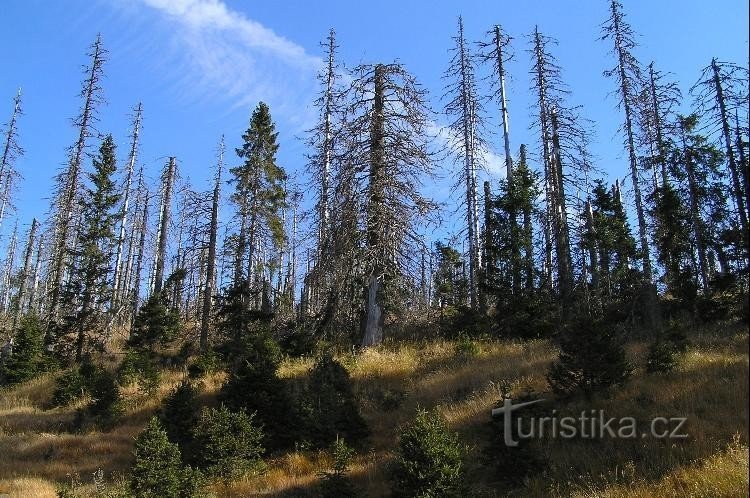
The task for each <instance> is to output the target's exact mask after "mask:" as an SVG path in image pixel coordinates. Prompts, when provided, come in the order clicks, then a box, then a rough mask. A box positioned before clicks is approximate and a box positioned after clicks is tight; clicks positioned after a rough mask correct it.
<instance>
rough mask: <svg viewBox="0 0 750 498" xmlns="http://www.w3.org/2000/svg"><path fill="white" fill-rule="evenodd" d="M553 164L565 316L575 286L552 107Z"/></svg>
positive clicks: (561, 295)
mask: <svg viewBox="0 0 750 498" xmlns="http://www.w3.org/2000/svg"><path fill="white" fill-rule="evenodd" d="M551 124H552V164H551V165H550V166H551V172H552V175H551V178H552V183H553V185H554V196H555V202H554V213H553V215H554V218H553V220H552V225H553V230H554V235H555V249H556V256H557V280H558V287H559V290H560V297H561V301H562V306H563V318H565V317H567V316H568V311H569V310H568V308H569V306H570V299H571V292H572V287H573V270H572V265H571V257H570V230H569V228H568V211H567V208H566V202H565V181H564V177H563V168H562V159H561V157H560V156H561V152H560V136H559V133H558V124H557V112H556V111H555V109H552V112H551Z"/></svg>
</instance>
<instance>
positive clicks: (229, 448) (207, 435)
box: [195, 405, 263, 480]
mask: <svg viewBox="0 0 750 498" xmlns="http://www.w3.org/2000/svg"><path fill="white" fill-rule="evenodd" d="M262 439H263V433H262V431H261V430H260V429H259V428H258V427H257V426H255V425H253V416H252V415H247V414H246V413H244V412H233V411H230V410H229V409H228V408H227V407H225V406H223V405H222V406H221V407H220V408H204V409H203V411H202V412H201V415H200V419H199V421H198V425H197V426H196V429H195V446H196V448H197V450H198V451H197V454H196V460H197V461H198V464H199V465H200V466H201V467H202V468H204V469H206V470H207V471H208V473H209V474H210V475H213V476H218V477H221V478H223V479H225V480H231V479H235V478H237V477H240V476H242V475H243V474H244V473H246V472H247V471H249V470H252V469H253V468H256V467H258V465H259V464H260V463H261V459H260V457H261V455H262V454H263V446H262V444H261V441H262Z"/></svg>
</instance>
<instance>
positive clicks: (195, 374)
mask: <svg viewBox="0 0 750 498" xmlns="http://www.w3.org/2000/svg"><path fill="white" fill-rule="evenodd" d="M222 366H223V364H222V361H221V357H220V356H219V355H218V354H217V353H216V352H215V351H214V350H212V349H209V350H208V351H205V352H203V353H201V354H199V355H198V356H197V357H196V358H195V360H194V361H193V362H192V363H191V364H190V366H188V375H190V377H191V378H193V379H197V378H200V377H205V376H206V375H209V374H212V373H216V372H218V371H219V370H221V368H222Z"/></svg>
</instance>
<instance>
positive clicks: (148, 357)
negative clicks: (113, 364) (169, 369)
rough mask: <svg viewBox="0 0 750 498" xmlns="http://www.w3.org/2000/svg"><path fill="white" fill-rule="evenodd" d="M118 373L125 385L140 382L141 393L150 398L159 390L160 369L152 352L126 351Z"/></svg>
mask: <svg viewBox="0 0 750 498" xmlns="http://www.w3.org/2000/svg"><path fill="white" fill-rule="evenodd" d="M117 373H118V377H119V379H120V382H122V383H123V385H126V386H127V385H131V384H133V383H135V382H138V387H139V389H140V391H141V392H142V393H144V394H146V395H148V396H151V395H153V394H154V393H155V392H156V390H157V389H158V388H159V378H160V375H159V369H158V367H157V365H156V358H155V356H154V354H153V353H151V352H150V351H147V350H136V349H128V350H126V352H125V357H124V358H123V360H122V363H120V367H119V369H118V372H117Z"/></svg>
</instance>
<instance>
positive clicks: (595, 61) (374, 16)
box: [0, 0, 749, 235]
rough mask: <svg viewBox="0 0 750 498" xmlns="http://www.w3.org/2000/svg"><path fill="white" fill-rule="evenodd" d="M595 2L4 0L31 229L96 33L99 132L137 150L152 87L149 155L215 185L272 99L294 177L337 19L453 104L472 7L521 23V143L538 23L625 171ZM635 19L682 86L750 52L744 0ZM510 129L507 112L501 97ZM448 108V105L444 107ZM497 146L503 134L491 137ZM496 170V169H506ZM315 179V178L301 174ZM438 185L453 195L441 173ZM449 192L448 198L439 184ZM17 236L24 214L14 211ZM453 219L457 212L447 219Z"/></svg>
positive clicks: (349, 54)
mask: <svg viewBox="0 0 750 498" xmlns="http://www.w3.org/2000/svg"><path fill="white" fill-rule="evenodd" d="M607 4H608V2H607V1H605V0H597V1H572V0H571V1H558V2H553V1H547V0H540V1H537V2H526V3H524V2H515V3H510V2H498V1H474V2H469V1H466V2H455V1H444V0H439V1H430V2H423V1H420V2H417V1H413V2H408V1H404V0H400V1H393V0H385V1H377V2H352V1H341V0H336V1H326V2H311V1H302V0H294V1H286V2H271V1H265V2H260V1H240V0H224V1H221V0H65V1H52V0H3V1H2V4H1V6H0V46H2V47H3V56H2V58H3V69H2V71H0V122H2V123H4V122H5V121H7V119H8V118H9V117H10V112H11V110H12V107H11V99H12V97H13V96H14V94H15V92H16V90H17V88H18V87H19V86H20V87H22V88H23V103H24V111H25V115H24V116H22V117H21V119H20V121H19V125H18V126H19V138H20V143H21V145H22V146H23V148H24V149H25V151H26V153H25V155H24V156H23V157H21V158H20V159H19V160H18V162H17V168H18V170H19V171H20V172H21V174H22V175H23V176H24V178H25V179H24V180H23V181H22V182H21V184H20V185H19V187H18V190H17V194H16V205H17V207H18V217H19V225H20V227H21V228H22V229H23V230H25V229H26V227H27V226H28V225H29V224H30V222H31V218H32V217H33V216H36V217H40V218H43V217H44V215H45V213H46V211H47V207H48V205H49V202H48V200H47V196H48V195H49V191H50V188H51V185H52V177H53V175H54V174H55V172H56V171H57V169H58V168H60V167H61V165H62V164H63V163H64V161H65V157H66V153H65V150H66V147H68V146H69V145H70V144H71V143H72V142H73V141H74V134H75V132H74V130H73V128H72V127H71V124H70V118H71V117H73V116H75V115H76V114H77V112H78V108H79V106H80V101H79V99H78V98H77V97H76V95H77V93H78V91H79V86H80V81H81V79H82V74H81V66H82V65H83V64H86V63H87V62H88V61H87V59H86V56H85V52H86V49H87V47H88V46H89V45H90V44H91V42H92V41H93V40H94V38H95V36H96V33H97V32H101V34H102V36H103V40H104V44H105V47H106V48H107V49H108V50H109V61H108V63H107V65H106V66H105V69H104V71H105V75H106V77H105V79H104V81H103V87H104V94H105V96H106V98H107V100H108V102H109V104H108V105H107V106H106V107H103V108H102V109H101V110H100V117H101V122H100V123H99V126H98V129H99V131H101V132H111V133H112V134H113V135H114V136H115V139H116V141H117V142H118V144H119V156H120V158H121V160H123V161H124V159H125V155H126V152H127V134H128V127H129V119H128V114H129V112H130V109H131V108H132V107H133V106H134V105H135V104H136V103H137V102H138V101H142V102H143V106H144V130H143V134H142V142H141V154H140V160H139V163H140V164H143V165H144V166H145V168H146V170H147V172H148V174H149V176H150V177H151V178H153V179H155V178H156V177H157V176H158V172H159V171H160V169H161V167H162V165H163V163H164V161H165V157H166V156H170V155H175V156H177V158H178V160H179V162H180V168H181V171H182V175H183V177H190V178H191V180H192V181H193V184H194V185H195V186H197V187H203V186H207V184H208V181H209V178H210V177H211V168H212V166H213V164H214V162H215V159H214V158H215V150H216V145H217V142H218V140H219V136H220V135H221V134H225V135H226V141H227V146H228V150H229V151H230V153H229V154H228V155H227V163H228V165H229V166H232V165H234V164H235V163H236V157H234V155H233V154H232V153H231V151H232V150H233V148H234V147H236V146H238V145H239V141H240V135H241V134H242V132H243V130H244V129H245V128H246V126H247V122H248V118H249V115H250V112H251V111H252V108H253V107H254V106H255V105H256V103H257V102H258V101H259V100H264V101H266V102H267V103H268V104H269V105H270V108H271V112H272V115H273V117H274V119H275V120H276V123H277V126H278V130H279V132H280V135H279V140H280V143H281V149H280V153H279V159H280V162H281V163H282V164H283V165H284V166H285V167H286V168H287V170H288V171H289V172H290V173H291V174H292V176H295V174H296V173H295V172H301V171H302V170H303V165H304V161H305V159H304V147H303V145H302V143H301V141H300V140H299V138H300V137H301V136H302V135H303V130H304V129H305V128H306V127H307V126H309V125H310V123H311V120H312V119H313V116H314V114H313V111H312V109H311V108H310V103H311V101H312V99H313V95H314V93H315V91H316V82H315V80H314V75H315V72H316V70H317V67H318V65H319V64H320V57H321V53H322V52H321V48H320V47H319V42H320V41H321V40H322V39H323V38H324V37H325V35H326V33H327V31H328V29H329V28H330V27H333V28H335V29H336V31H337V34H338V43H339V45H340V58H341V60H343V61H344V62H345V63H346V64H347V65H350V66H354V65H356V64H357V63H359V62H378V61H392V60H394V59H398V60H400V61H401V62H402V63H404V64H405V66H406V67H407V68H408V69H409V70H410V71H412V72H413V73H414V74H415V75H416V76H417V77H418V79H419V80H420V81H421V83H422V84H423V85H424V86H425V87H426V88H427V89H428V90H429V91H430V92H431V99H432V102H433V107H434V108H435V109H436V110H440V109H442V104H441V103H440V100H439V97H440V95H442V93H443V81H442V80H441V75H442V74H443V72H444V70H445V68H446V66H447V64H448V59H449V57H448V54H447V50H448V48H450V46H451V36H453V34H454V33H455V31H456V21H457V16H458V15H459V14H461V15H463V17H464V23H465V28H466V34H467V37H468V38H469V39H471V40H477V39H479V38H481V37H482V36H483V33H484V32H485V31H486V30H487V29H489V28H490V27H491V26H492V25H493V24H496V23H499V24H501V25H502V26H503V28H504V29H505V31H506V32H508V33H509V34H510V35H511V36H513V37H514V38H515V40H514V49H515V54H516V58H515V61H513V62H512V63H511V64H509V66H508V67H507V71H508V73H509V75H510V77H511V79H510V82H509V109H510V125H511V143H512V147H513V150H514V151H515V150H517V148H518V146H519V145H520V144H521V143H527V144H529V146H530V147H531V148H535V147H536V143H537V140H536V137H535V136H534V134H533V133H532V132H531V131H529V130H528V126H529V122H530V119H529V114H530V110H529V104H530V99H529V91H528V87H529V85H530V80H529V77H528V69H529V58H528V55H527V54H526V52H525V50H526V48H527V42H526V40H525V37H524V35H526V34H528V33H529V32H530V31H531V30H533V28H534V25H535V24H536V25H538V26H539V29H540V31H542V32H543V33H544V34H546V35H549V36H552V37H554V38H557V39H558V41H559V45H558V46H557V47H556V49H555V50H554V53H555V55H556V56H557V58H558V60H559V62H560V65H561V66H562V68H563V78H564V80H565V81H566V82H567V83H568V85H569V86H570V88H571V89H572V91H573V93H572V96H571V99H570V102H571V103H573V104H581V105H583V114H584V115H585V116H586V117H588V118H589V119H591V120H593V121H594V122H595V124H596V126H595V130H596V136H595V141H594V143H593V144H592V152H593V153H594V154H595V155H596V156H597V158H598V161H597V164H598V166H599V167H600V168H601V169H603V170H604V171H606V172H607V174H608V176H609V178H610V180H614V178H615V177H620V178H623V177H625V176H626V162H625V156H624V154H623V152H622V147H621V138H620V137H619V135H618V134H617V130H618V126H619V122H620V119H621V117H620V114H619V113H618V112H617V111H616V110H615V105H616V99H615V97H614V96H611V95H609V94H610V93H611V91H612V90H613V88H614V87H613V82H612V81H610V80H607V79H605V78H604V77H603V76H602V71H603V70H604V69H606V68H608V67H609V66H611V65H612V64H613V62H612V60H611V58H610V57H609V56H608V50H609V45H608V44H607V43H606V42H600V41H597V40H598V38H599V34H600V24H601V23H602V22H603V21H604V20H605V18H606V16H607ZM625 9H626V12H627V14H628V18H629V21H630V22H631V24H632V26H633V27H634V29H635V30H636V31H637V32H638V33H639V35H640V38H639V41H640V43H641V46H640V48H639V50H638V52H637V55H638V57H639V58H640V60H641V61H642V62H644V63H648V62H650V61H652V60H653V61H655V62H656V66H657V68H658V69H660V70H663V71H668V72H671V73H673V77H674V79H675V80H676V81H678V82H679V84H680V86H681V88H682V90H683V93H684V94H687V90H688V88H689V87H690V86H691V85H692V84H693V83H694V82H695V80H696V79H697V77H698V75H699V70H700V68H701V67H703V66H705V65H707V64H708V62H709V61H710V59H711V57H713V56H716V57H718V58H719V59H720V60H727V61H734V62H737V63H740V64H742V65H746V64H747V60H748V17H749V15H748V2H747V1H746V0H715V1H712V2H706V1H703V0H690V1H685V0H682V1H679V0H662V1H658V2H654V1H640V0H639V1H627V2H625ZM488 113H489V115H490V117H491V121H490V123H491V124H492V125H493V127H495V128H497V129H499V128H498V127H499V118H498V113H497V112H496V110H495V109H494V108H493V107H488ZM437 119H438V121H440V120H442V121H443V122H445V118H441V117H440V116H438V118H437ZM491 140H492V141H493V143H494V144H496V147H495V149H496V150H497V151H499V150H500V147H499V145H500V143H501V137H500V135H497V136H495V137H491ZM499 173H500V172H499V171H497V170H492V171H491V172H490V175H493V176H495V177H499V176H498V175H499ZM297 177H298V178H299V179H300V182H302V181H303V180H302V178H301V177H300V176H297ZM432 191H433V192H434V193H435V194H436V195H438V196H444V195H445V192H446V190H445V189H444V188H442V187H440V186H439V185H437V186H435V187H433V189H432ZM437 200H441V201H442V200H445V199H437ZM3 225H4V226H3V227H2V230H3V232H4V233H5V234H6V235H7V233H8V232H9V230H10V227H11V225H12V216H11V220H9V222H8V221H6V222H4V223H3ZM448 230H449V231H450V227H449V228H448Z"/></svg>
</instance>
